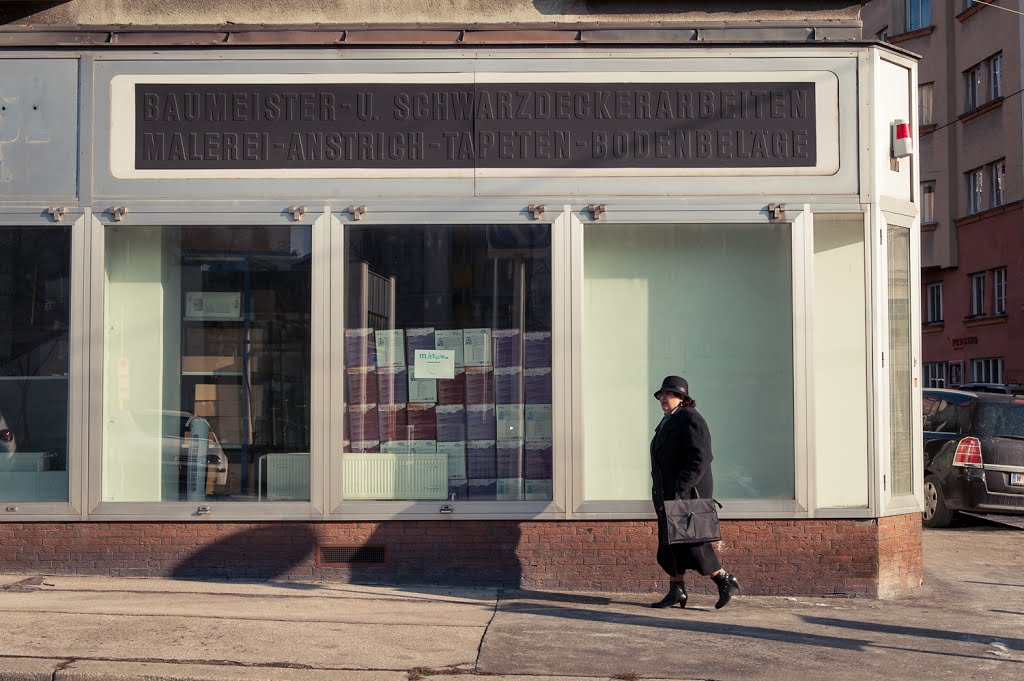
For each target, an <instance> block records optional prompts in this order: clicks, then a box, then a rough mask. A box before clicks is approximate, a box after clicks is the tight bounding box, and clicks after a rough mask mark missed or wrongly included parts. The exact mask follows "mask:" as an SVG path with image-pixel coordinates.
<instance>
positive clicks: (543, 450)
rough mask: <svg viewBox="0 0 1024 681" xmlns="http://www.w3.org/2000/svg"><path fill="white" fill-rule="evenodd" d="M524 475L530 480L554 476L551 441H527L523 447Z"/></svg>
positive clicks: (546, 478)
mask: <svg viewBox="0 0 1024 681" xmlns="http://www.w3.org/2000/svg"><path fill="white" fill-rule="evenodd" d="M523 452H524V456H523V477H524V478H526V479H528V480H550V479H551V478H552V460H553V456H552V455H553V450H552V446H551V442H527V443H526V445H525V446H524V448H523Z"/></svg>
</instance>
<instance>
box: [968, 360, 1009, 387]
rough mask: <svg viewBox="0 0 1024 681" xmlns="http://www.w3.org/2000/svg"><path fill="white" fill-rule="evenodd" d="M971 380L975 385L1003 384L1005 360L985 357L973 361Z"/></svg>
mask: <svg viewBox="0 0 1024 681" xmlns="http://www.w3.org/2000/svg"><path fill="white" fill-rule="evenodd" d="M971 380H972V381H973V382H975V383H1002V382H1003V358H1002V357H984V358H980V359H972V360H971Z"/></svg>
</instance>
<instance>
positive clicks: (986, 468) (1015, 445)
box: [922, 388, 1024, 527]
mask: <svg viewBox="0 0 1024 681" xmlns="http://www.w3.org/2000/svg"><path fill="white" fill-rule="evenodd" d="M923 407H924V409H923V412H924V514H923V518H922V521H923V523H924V525H925V526H926V527H946V526H947V525H949V524H950V522H951V521H952V520H953V516H954V515H955V513H956V512H957V511H968V512H970V513H980V514H985V513H998V514H1015V515H1024V396H1020V395H1006V394H996V393H984V392H969V391H965V390H944V389H938V388H926V389H925V390H924V404H923Z"/></svg>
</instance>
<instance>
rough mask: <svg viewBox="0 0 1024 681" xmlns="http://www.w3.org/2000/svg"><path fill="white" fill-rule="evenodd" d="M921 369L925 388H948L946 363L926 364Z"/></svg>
mask: <svg viewBox="0 0 1024 681" xmlns="http://www.w3.org/2000/svg"><path fill="white" fill-rule="evenodd" d="M921 368H922V370H923V371H922V381H923V384H924V387H925V388H945V387H946V362H925V363H924V364H923V365H922V367H921Z"/></svg>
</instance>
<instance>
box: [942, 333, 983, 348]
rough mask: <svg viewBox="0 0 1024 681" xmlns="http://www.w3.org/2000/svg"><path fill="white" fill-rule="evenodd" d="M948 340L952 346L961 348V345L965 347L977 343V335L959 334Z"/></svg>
mask: <svg viewBox="0 0 1024 681" xmlns="http://www.w3.org/2000/svg"><path fill="white" fill-rule="evenodd" d="M949 342H950V344H951V345H952V346H953V347H954V348H962V347H966V346H968V345H977V344H978V337H977V336H960V337H958V338H952V337H950V339H949Z"/></svg>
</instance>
